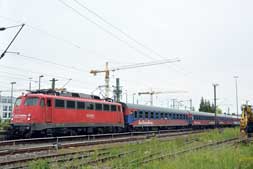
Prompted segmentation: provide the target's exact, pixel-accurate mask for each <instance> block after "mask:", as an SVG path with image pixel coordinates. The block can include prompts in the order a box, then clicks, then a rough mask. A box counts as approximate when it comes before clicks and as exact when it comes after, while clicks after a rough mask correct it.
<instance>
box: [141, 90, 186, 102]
mask: <svg viewBox="0 0 253 169" xmlns="http://www.w3.org/2000/svg"><path fill="white" fill-rule="evenodd" d="M168 93H170V94H174V93H187V91H183V90H175V91H159V92H156V91H153V90H151V91H148V92H139V93H138V95H139V96H140V95H150V105H151V106H152V105H153V95H154V94H168Z"/></svg>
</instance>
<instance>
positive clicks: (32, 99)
mask: <svg viewBox="0 0 253 169" xmlns="http://www.w3.org/2000/svg"><path fill="white" fill-rule="evenodd" d="M38 100H39V98H37V97H30V98H27V99H26V100H25V106H34V105H37V103H38Z"/></svg>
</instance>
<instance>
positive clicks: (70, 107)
mask: <svg viewBox="0 0 253 169" xmlns="http://www.w3.org/2000/svg"><path fill="white" fill-rule="evenodd" d="M67 108H68V109H74V108H75V101H70V100H68V101H67Z"/></svg>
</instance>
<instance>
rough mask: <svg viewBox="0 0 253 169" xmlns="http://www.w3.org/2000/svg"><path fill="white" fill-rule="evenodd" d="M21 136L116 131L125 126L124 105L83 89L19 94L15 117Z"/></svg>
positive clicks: (15, 127) (14, 132)
mask: <svg viewBox="0 0 253 169" xmlns="http://www.w3.org/2000/svg"><path fill="white" fill-rule="evenodd" d="M11 124H12V129H11V131H12V133H11V135H15V136H17V137H20V136H24V137H30V136H31V135H36V134H38V135H41V134H42V135H64V134H68V135H69V134H70V135H75V134H87V133H95V132H98V133H102V132H114V131H118V130H120V129H122V128H123V127H124V118H123V112H122V106H121V104H119V103H115V102H109V101H105V100H101V99H99V98H98V97H95V96H90V95H85V94H79V93H59V92H51V93H50V91H44V93H43V92H42V91H39V92H32V93H29V94H26V95H24V96H21V97H18V98H17V100H16V102H15V106H14V111H13V116H12V119H11Z"/></svg>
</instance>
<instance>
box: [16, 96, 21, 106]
mask: <svg viewBox="0 0 253 169" xmlns="http://www.w3.org/2000/svg"><path fill="white" fill-rule="evenodd" d="M20 105H21V98H17V99H16V101H15V106H20Z"/></svg>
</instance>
